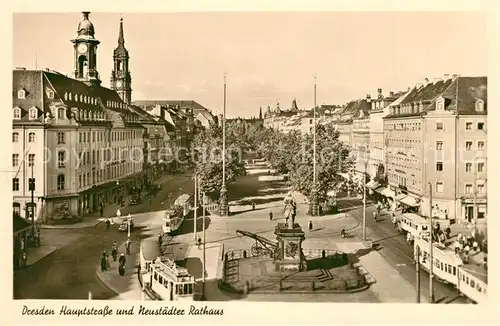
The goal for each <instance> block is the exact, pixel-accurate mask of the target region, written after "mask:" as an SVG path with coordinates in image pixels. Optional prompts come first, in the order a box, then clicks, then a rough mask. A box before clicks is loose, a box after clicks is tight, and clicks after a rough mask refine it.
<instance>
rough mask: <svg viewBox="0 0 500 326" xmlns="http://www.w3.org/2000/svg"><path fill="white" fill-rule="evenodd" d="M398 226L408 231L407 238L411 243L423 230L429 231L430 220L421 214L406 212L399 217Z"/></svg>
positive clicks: (399, 228) (399, 229) (401, 229)
mask: <svg viewBox="0 0 500 326" xmlns="http://www.w3.org/2000/svg"><path fill="white" fill-rule="evenodd" d="M397 228H398V231H400V232H405V233H406V235H407V236H406V239H407V241H408V242H409V243H411V242H413V241H414V240H415V239H416V238H417V237H419V236H420V233H421V232H426V231H429V221H428V220H427V219H425V218H424V217H422V216H420V215H417V214H413V213H405V214H402V215H401V216H400V217H399V219H398V226H397Z"/></svg>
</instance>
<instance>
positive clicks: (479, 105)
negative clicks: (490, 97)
mask: <svg viewBox="0 0 500 326" xmlns="http://www.w3.org/2000/svg"><path fill="white" fill-rule="evenodd" d="M476 112H484V101H483V100H477V101H476Z"/></svg>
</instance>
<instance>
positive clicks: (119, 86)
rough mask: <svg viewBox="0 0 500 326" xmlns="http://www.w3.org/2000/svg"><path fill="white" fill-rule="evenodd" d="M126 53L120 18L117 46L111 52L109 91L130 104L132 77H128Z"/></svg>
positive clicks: (127, 57) (121, 19)
mask: <svg viewBox="0 0 500 326" xmlns="http://www.w3.org/2000/svg"><path fill="white" fill-rule="evenodd" d="M129 58H130V57H129V55H128V51H127V49H126V48H125V39H124V38H123V18H120V32H119V35H118V46H117V48H116V49H115V51H114V52H113V63H114V65H113V71H111V89H112V90H114V91H116V92H117V93H118V95H120V97H121V99H122V101H123V102H125V103H127V104H130V102H131V101H132V87H131V84H132V77H131V76H130V71H129V66H128V61H129Z"/></svg>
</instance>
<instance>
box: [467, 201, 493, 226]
mask: <svg viewBox="0 0 500 326" xmlns="http://www.w3.org/2000/svg"><path fill="white" fill-rule="evenodd" d="M461 206H462V214H461V215H462V218H463V220H464V221H467V222H469V223H472V222H474V219H475V216H474V200H473V199H471V198H464V199H462V205H461ZM475 206H476V209H475V211H476V212H477V218H478V220H482V219H485V218H486V214H487V208H488V205H487V199H485V198H481V199H476V201H475Z"/></svg>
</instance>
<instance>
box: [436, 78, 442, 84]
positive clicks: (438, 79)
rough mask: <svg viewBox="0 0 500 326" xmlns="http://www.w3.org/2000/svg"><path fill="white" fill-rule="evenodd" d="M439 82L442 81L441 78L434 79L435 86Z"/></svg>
mask: <svg viewBox="0 0 500 326" xmlns="http://www.w3.org/2000/svg"><path fill="white" fill-rule="evenodd" d="M440 81H443V79H441V77H436V78H434V85H436V84H437V83H439V82H440Z"/></svg>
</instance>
